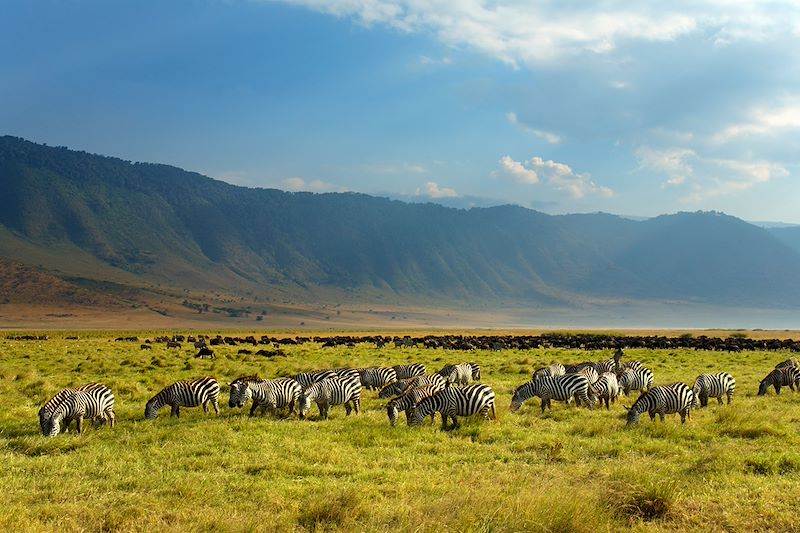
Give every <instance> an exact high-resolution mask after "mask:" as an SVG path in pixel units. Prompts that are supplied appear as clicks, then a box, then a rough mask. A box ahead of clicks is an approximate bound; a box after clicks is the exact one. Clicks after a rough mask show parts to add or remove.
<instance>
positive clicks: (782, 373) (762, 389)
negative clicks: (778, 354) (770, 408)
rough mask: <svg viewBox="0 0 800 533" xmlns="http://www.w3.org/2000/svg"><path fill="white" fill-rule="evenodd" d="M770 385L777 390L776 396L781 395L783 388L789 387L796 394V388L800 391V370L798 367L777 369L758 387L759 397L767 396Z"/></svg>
mask: <svg viewBox="0 0 800 533" xmlns="http://www.w3.org/2000/svg"><path fill="white" fill-rule="evenodd" d="M770 385H772V386H773V387H774V388H775V394H780V393H781V387H789V388H790V389H792V392H794V389H795V387H797V388H798V389H800V368H797V367H796V366H784V367H781V368H776V369H775V370H773V371H772V372H770V373H769V374H767V376H766V377H765V378H764V379H762V380H761V383H760V384H759V385H758V395H759V396H763V395H765V394H766V393H767V389H769V387H770Z"/></svg>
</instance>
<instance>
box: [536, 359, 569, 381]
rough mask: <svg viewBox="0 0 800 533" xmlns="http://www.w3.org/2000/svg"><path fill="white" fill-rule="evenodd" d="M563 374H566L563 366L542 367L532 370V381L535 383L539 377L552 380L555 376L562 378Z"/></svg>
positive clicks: (556, 364) (557, 364)
mask: <svg viewBox="0 0 800 533" xmlns="http://www.w3.org/2000/svg"><path fill="white" fill-rule="evenodd" d="M564 374H566V371H565V370H564V365H562V364H560V363H554V364H552V365H550V366H543V367H541V368H537V369H536V370H534V371H533V376H532V379H533V380H534V381H535V380H537V379H539V378H541V377H549V378H553V377H556V376H563V375H564Z"/></svg>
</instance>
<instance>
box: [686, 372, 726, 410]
mask: <svg viewBox="0 0 800 533" xmlns="http://www.w3.org/2000/svg"><path fill="white" fill-rule="evenodd" d="M735 388H736V380H735V379H733V376H731V375H730V374H728V373H727V372H720V373H718V374H701V375H699V376H697V379H695V380H694V387H692V392H694V395H695V397H696V399H698V400H699V401H700V407H707V406H708V399H709V398H716V399H717V401H718V402H719V404H720V405H722V396H723V395H726V396H727V397H728V404H729V405H730V403H731V402H732V401H733V391H734V389H735Z"/></svg>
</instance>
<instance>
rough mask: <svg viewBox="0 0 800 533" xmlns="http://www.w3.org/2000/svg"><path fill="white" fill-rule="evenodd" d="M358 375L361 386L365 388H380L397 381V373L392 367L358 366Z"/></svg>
mask: <svg viewBox="0 0 800 533" xmlns="http://www.w3.org/2000/svg"><path fill="white" fill-rule="evenodd" d="M358 375H359V377H360V379H361V386H362V387H364V388H365V389H380V388H383V387H385V386H386V385H388V384H389V383H394V382H395V381H397V373H396V372H395V371H394V369H393V368H387V367H383V366H373V367H370V368H359V369H358Z"/></svg>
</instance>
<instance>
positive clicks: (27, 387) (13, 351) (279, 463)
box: [0, 333, 800, 532]
mask: <svg viewBox="0 0 800 533" xmlns="http://www.w3.org/2000/svg"><path fill="white" fill-rule="evenodd" d="M67 335H69V333H58V334H55V337H54V336H53V335H51V340H48V341H44V342H23V341H11V340H6V339H3V340H0V404H1V405H2V408H1V409H0V457H2V468H0V485H2V487H3V505H2V507H0V530H3V531H14V530H16V531H98V530H121V531H177V530H181V531H211V530H222V531H293V530H308V531H312V530H314V531H337V530H346V531H587V532H588V531H593V532H596V531H619V530H627V529H633V530H638V531H676V530H690V529H697V530H701V529H702V530H707V531H767V530H774V531H792V530H798V529H800V522H798V521H797V518H796V516H797V515H796V510H795V503H796V501H797V498H798V497H800V451H799V450H798V444H800V435H799V434H798V427H799V425H800V395H798V394H792V393H791V392H790V391H788V390H787V389H784V392H783V394H781V395H780V396H776V395H775V393H774V391H772V390H770V392H769V394H768V396H766V397H757V396H756V395H755V393H756V390H757V387H758V382H759V380H760V379H761V378H762V377H764V375H766V373H767V372H768V371H769V370H770V369H771V368H772V367H773V366H774V365H775V363H777V362H779V361H782V360H784V359H786V358H788V357H789V356H790V355H791V354H789V353H781V352H745V353H719V352H702V351H691V350H633V349H631V350H626V357H628V358H629V359H638V360H640V361H642V363H644V364H645V365H647V366H649V367H650V368H651V369H652V370H653V371H654V373H655V377H656V384H659V383H662V384H663V383H668V382H672V381H677V380H682V381H686V382H688V383H689V384H691V382H692V381H693V380H694V377H695V376H696V375H698V374H700V373H704V372H712V371H728V372H730V373H731V374H733V375H734V377H735V378H736V380H737V389H736V397H735V399H734V403H733V405H731V406H727V405H725V406H718V405H717V404H716V402H715V401H713V400H712V403H711V404H710V406H709V407H708V408H707V409H705V410H702V411H697V412H694V413H692V417H691V420H690V421H689V422H688V423H687V424H686V425H685V426H681V424H680V419H679V418H678V417H677V416H676V415H672V416H669V417H668V418H667V421H666V423H664V424H662V423H660V422H655V423H653V422H651V421H650V420H649V419H648V417H647V416H644V417H643V418H642V422H641V423H640V424H639V426H637V427H633V428H626V426H625V410H624V409H623V406H622V405H620V403H617V405H616V406H613V407H612V409H611V410H610V411H606V410H605V409H595V410H594V411H589V410H588V409H582V408H581V409H579V408H575V407H569V408H567V407H565V406H564V404H563V403H556V402H554V404H553V410H552V412H548V413H545V414H544V415H542V414H541V413H540V409H539V405H538V401H529V402H527V403H526V404H525V405H524V406H523V408H522V409H521V410H520V411H519V412H518V413H516V414H512V413H510V412H509V409H508V406H509V404H510V399H511V392H512V391H513V390H514V388H515V387H516V386H518V385H520V384H522V383H523V382H525V381H526V380H527V379H529V377H530V372H531V371H532V369H533V368H534V367H535V366H540V365H544V364H548V363H551V362H563V363H566V362H578V361H583V360H599V359H602V358H608V357H609V356H610V355H611V354H610V352H584V351H579V350H562V349H544V348H543V349H538V350H531V351H514V350H511V351H496V352H488V351H487V352H484V351H474V352H456V351H443V350H441V349H436V350H432V349H421V348H420V349H417V348H394V347H391V348H390V347H385V348H382V349H377V348H374V347H369V346H367V345H360V346H357V347H355V348H347V347H338V348H321V347H320V346H319V345H318V344H313V343H309V344H305V345H301V346H288V347H286V348H284V350H285V351H286V353H287V357H285V358H282V357H276V358H272V359H266V358H263V357H260V356H255V355H237V353H236V352H237V349H238V348H237V347H215V351H216V354H217V358H216V359H213V360H199V359H194V358H193V355H194V350H189V349H186V348H185V349H184V350H182V351H177V350H168V349H167V348H166V347H164V345H154V347H153V350H152V351H142V350H140V349H139V345H138V343H135V344H134V343H122V342H114V341H113V339H114V337H115V336H116V335H115V334H109V333H105V334H102V335H101V334H97V335H89V336H84V334H81V335H82V338H81V339H80V340H66V338H65V337H66V336H67ZM139 335H140V336H141V337H142V338H144V337H145V336H147V335H148V334H147V333H140V334H139ZM151 336H152V335H151ZM462 361H475V362H478V363H479V364H480V365H481V367H482V372H483V382H484V383H487V384H489V385H491V386H492V387H493V388H494V390H495V392H496V393H497V407H498V420H496V421H484V420H480V419H475V420H472V419H462V420H461V421H462V426H461V428H459V429H457V430H454V431H448V432H445V431H441V429H440V427H441V426H440V421H439V419H438V417H437V422H436V425H435V426H433V427H431V426H429V425H427V424H424V425H423V426H422V427H419V428H409V427H407V426H406V425H405V424H404V423H402V422H401V423H399V424H398V426H397V427H395V428H392V427H390V426H389V423H388V420H387V417H386V413H385V410H384V407H383V406H384V402H383V401H382V400H378V399H377V393H376V392H375V391H364V394H363V400H362V412H361V414H359V415H358V416H351V417H345V414H344V409H343V408H342V407H341V406H337V407H334V408H332V409H331V416H330V418H329V419H328V420H324V421H321V420H316V408H314V410H313V411H312V412H313V413H314V415H315V416H314V417H313V418H312V419H311V420H304V421H301V420H297V419H296V417H291V418H289V419H281V418H271V417H269V416H267V417H264V418H261V417H258V416H256V417H254V418H248V416H247V411H248V409H247V408H245V409H242V410H231V409H229V408H228V407H227V398H228V394H227V387H226V386H225V384H226V383H228V382H230V381H231V380H232V379H234V378H236V377H238V376H241V375H245V374H259V375H260V376H262V377H265V378H272V377H275V376H282V375H289V374H293V373H296V372H300V371H304V370H311V369H319V368H328V367H343V366H353V367H357V366H370V365H393V364H401V363H406V362H422V363H424V364H425V365H427V367H428V369H429V371H435V370H438V369H439V368H441V367H442V366H443V365H444V364H446V363H457V362H462ZM203 375H213V376H215V377H216V378H217V379H218V380H219V381H220V383H221V384H223V393H222V395H221V397H220V400H221V401H220V404H221V413H220V415H219V416H215V415H213V412H212V414H210V415H209V416H204V415H203V412H202V410H201V409H183V410H182V416H181V418H180V419H175V418H170V417H169V416H168V415H169V408H166V409H164V410H162V411H161V413H160V415H161V416H160V417H159V418H157V419H156V420H152V421H146V420H144V416H143V414H144V404H145V402H146V401H147V400H148V399H149V398H150V397H151V396H152V395H153V394H155V393H156V392H158V391H159V390H160V389H161V388H163V387H164V386H166V385H168V384H170V383H172V382H174V381H176V380H181V379H189V378H195V377H200V376H203ZM92 381H100V382H102V383H104V384H106V385H108V386H110V387H111V388H112V390H113V391H114V393H115V396H116V413H117V420H118V424H117V427H115V428H113V429H111V428H109V427H107V426H106V427H97V428H93V427H92V426H91V424H88V423H87V424H86V425H85V426H86V429H85V431H84V433H83V434H82V435H76V434H75V433H74V431H71V432H70V433H68V434H62V435H59V436H57V437H54V438H45V437H43V436H41V435H40V434H39V428H38V420H37V416H36V413H37V410H38V408H39V407H40V406H41V405H42V404H43V403H44V402H45V401H47V399H49V398H50V397H51V396H53V395H54V394H55V393H56V392H57V391H58V390H60V389H61V388H63V387H66V386H75V385H80V384H84V383H88V382H92ZM632 401H633V399H632V398H631V399H628V400H625V401H623V403H627V404H628V405H630V403H632Z"/></svg>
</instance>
